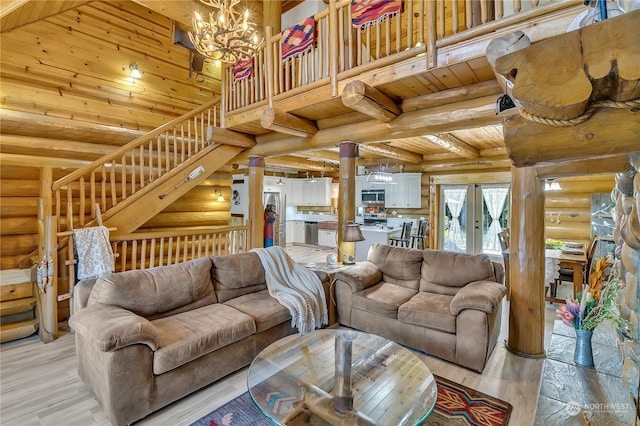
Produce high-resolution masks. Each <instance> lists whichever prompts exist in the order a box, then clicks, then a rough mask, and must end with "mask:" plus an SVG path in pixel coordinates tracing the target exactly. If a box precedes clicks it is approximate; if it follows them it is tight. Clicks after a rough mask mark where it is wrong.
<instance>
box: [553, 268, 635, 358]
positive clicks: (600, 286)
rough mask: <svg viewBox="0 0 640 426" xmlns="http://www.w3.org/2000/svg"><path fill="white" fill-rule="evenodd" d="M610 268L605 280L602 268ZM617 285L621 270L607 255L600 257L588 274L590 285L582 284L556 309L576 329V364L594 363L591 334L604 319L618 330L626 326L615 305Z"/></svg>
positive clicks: (604, 269) (563, 320) (567, 323)
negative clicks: (573, 296) (608, 277)
mask: <svg viewBox="0 0 640 426" xmlns="http://www.w3.org/2000/svg"><path fill="white" fill-rule="evenodd" d="M609 267H611V268H612V271H613V272H612V275H611V278H610V279H609V280H608V281H606V282H605V281H604V277H605V272H606V271H607V269H608V268H609ZM619 288H620V272H619V270H618V264H617V261H616V262H614V263H613V264H612V263H610V262H609V261H608V257H606V256H605V257H603V258H602V259H600V260H599V261H598V262H597V263H596V266H595V269H594V272H593V273H592V274H591V276H590V277H589V285H585V286H584V287H583V289H582V291H581V292H580V293H578V295H577V298H576V299H567V304H566V305H565V306H560V308H558V310H557V311H556V312H557V313H558V316H560V318H562V322H563V323H565V324H566V325H568V326H570V327H573V328H574V329H575V330H576V348H575V353H574V357H573V360H574V362H575V363H576V364H577V365H581V366H584V367H593V366H594V364H593V350H592V346H591V338H592V337H593V330H595V328H596V327H597V326H598V325H600V324H601V323H602V322H604V321H609V322H611V323H612V324H613V326H614V327H616V329H617V330H619V331H621V330H624V329H626V327H627V322H626V320H625V319H624V318H622V317H621V316H620V312H619V311H618V307H617V305H616V294H617V293H618V289H619Z"/></svg>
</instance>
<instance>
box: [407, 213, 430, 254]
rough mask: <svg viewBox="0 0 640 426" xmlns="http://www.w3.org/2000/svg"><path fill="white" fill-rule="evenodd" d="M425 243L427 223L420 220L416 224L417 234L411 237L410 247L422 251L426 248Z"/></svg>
mask: <svg viewBox="0 0 640 426" xmlns="http://www.w3.org/2000/svg"><path fill="white" fill-rule="evenodd" d="M426 241H427V221H426V220H421V221H420V222H419V223H418V232H417V233H416V235H412V236H411V247H412V248H420V249H422V250H424V249H425V248H426Z"/></svg>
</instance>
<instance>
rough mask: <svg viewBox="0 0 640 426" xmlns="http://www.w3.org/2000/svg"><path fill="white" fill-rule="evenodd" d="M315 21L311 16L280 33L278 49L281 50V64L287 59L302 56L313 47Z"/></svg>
mask: <svg viewBox="0 0 640 426" xmlns="http://www.w3.org/2000/svg"><path fill="white" fill-rule="evenodd" d="M315 32H316V21H315V20H314V19H313V16H312V17H310V18H307V19H303V20H302V21H300V22H298V23H297V24H295V25H292V26H290V27H289V28H287V29H286V30H284V31H283V32H282V38H281V39H280V47H281V48H282V62H286V61H287V59H289V58H295V57H296V56H299V55H302V54H303V53H304V52H306V51H308V50H309V49H311V47H313V43H314V41H315Z"/></svg>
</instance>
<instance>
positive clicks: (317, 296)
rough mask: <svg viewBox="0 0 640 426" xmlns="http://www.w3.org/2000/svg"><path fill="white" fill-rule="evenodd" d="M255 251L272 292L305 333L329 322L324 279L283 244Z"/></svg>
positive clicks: (301, 332)
mask: <svg viewBox="0 0 640 426" xmlns="http://www.w3.org/2000/svg"><path fill="white" fill-rule="evenodd" d="M251 251H252V252H254V253H256V254H257V255H258V257H259V258H260V261H261V262H262V266H263V267H264V271H265V274H264V275H265V279H266V281H267V289H268V290H269V294H270V295H271V296H272V297H273V298H275V299H276V300H277V301H278V302H280V304H281V305H282V306H284V307H285V308H287V309H288V310H289V313H290V314H291V325H292V326H294V327H297V328H298V331H299V333H300V335H301V336H302V335H304V334H306V333H309V332H311V331H313V330H314V329H315V328H316V327H322V326H323V325H324V324H327V323H328V322H329V319H328V313H327V301H326V298H325V297H324V289H323V288H322V282H320V278H318V276H317V275H316V274H315V273H314V272H312V271H310V270H308V269H306V268H305V267H303V266H301V265H298V264H297V263H295V262H294V261H293V259H291V257H289V255H288V254H287V253H286V252H285V251H284V250H283V249H282V247H279V246H271V247H268V248H258V249H253V250H251Z"/></svg>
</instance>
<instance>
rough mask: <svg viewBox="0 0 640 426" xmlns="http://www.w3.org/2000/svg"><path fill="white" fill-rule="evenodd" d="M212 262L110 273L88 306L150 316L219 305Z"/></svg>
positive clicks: (203, 260) (93, 292)
mask: <svg viewBox="0 0 640 426" xmlns="http://www.w3.org/2000/svg"><path fill="white" fill-rule="evenodd" d="M210 271H211V260H210V259H209V258H201V259H195V260H191V261H189V262H183V263H177V264H175V265H169V266H161V267H157V268H150V269H145V270H134V271H126V272H119V273H115V274H109V275H106V276H104V277H102V278H98V279H97V280H96V284H95V285H94V286H93V289H92V290H91V294H90V295H89V301H88V302H87V306H90V305H94V304H98V303H100V304H103V305H115V306H120V307H122V308H124V309H127V310H129V311H131V312H134V313H136V314H138V315H141V316H144V317H149V316H152V315H156V314H161V313H166V312H169V311H172V313H176V312H178V311H185V310H191V309H196V308H199V307H201V306H205V305H209V304H211V303H216V296H215V293H214V292H213V285H212V284H211V278H210Z"/></svg>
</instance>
